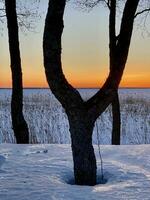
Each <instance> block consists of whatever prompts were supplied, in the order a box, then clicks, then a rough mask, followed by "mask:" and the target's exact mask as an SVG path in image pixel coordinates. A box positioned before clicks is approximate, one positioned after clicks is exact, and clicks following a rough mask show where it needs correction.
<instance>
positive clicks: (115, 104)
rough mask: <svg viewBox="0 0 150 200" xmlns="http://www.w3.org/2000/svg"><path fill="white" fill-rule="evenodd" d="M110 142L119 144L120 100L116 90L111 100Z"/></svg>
mask: <svg viewBox="0 0 150 200" xmlns="http://www.w3.org/2000/svg"><path fill="white" fill-rule="evenodd" d="M112 115H113V124H112V142H111V143H112V144H114V145H120V135H121V134H120V133H121V117H120V102H119V96H118V92H117V91H116V95H115V98H114V99H113V101H112Z"/></svg>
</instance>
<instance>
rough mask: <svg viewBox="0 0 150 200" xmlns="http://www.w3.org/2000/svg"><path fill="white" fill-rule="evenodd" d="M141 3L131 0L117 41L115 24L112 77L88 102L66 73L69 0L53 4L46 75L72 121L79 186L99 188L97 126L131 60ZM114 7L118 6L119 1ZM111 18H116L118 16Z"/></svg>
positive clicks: (45, 48)
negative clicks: (65, 20)
mask: <svg viewBox="0 0 150 200" xmlns="http://www.w3.org/2000/svg"><path fill="white" fill-rule="evenodd" d="M138 2H139V0H132V1H130V0H127V3H126V5H125V9H124V13H123V18H122V22H121V30H120V34H119V39H117V40H116V37H115V34H114V33H113V32H114V30H115V29H114V28H115V27H114V25H115V23H114V20H112V23H113V31H112V32H111V34H113V35H112V36H113V41H112V43H111V44H112V47H113V48H114V44H115V59H117V60H115V62H114V61H113V66H111V69H110V73H109V76H108V78H107V79H106V81H105V83H104V85H103V86H102V88H101V89H100V90H99V91H98V92H97V93H96V94H95V95H94V96H93V97H91V98H90V99H89V100H87V101H86V102H85V101H84V100H83V99H82V97H81V96H80V94H79V92H78V91H77V90H76V89H75V88H73V87H72V86H71V85H70V84H69V83H68V81H67V80H66V78H65V76H64V74H63V70H62V63H61V49H62V47H61V36H62V32H63V26H64V25H63V15H64V9H65V4H66V0H49V6H48V12H47V15H46V20H45V29H44V36H43V55H44V67H45V74H46V78H47V82H48V84H49V87H50V88H51V91H52V93H53V94H54V95H55V97H56V98H57V99H58V101H59V102H60V103H61V104H62V106H63V107H64V109H65V111H66V113H67V116H68V119H69V123H70V133H71V140H72V152H73V161H74V175H75V183H76V184H79V185H95V184H96V159H95V154H94V149H93V146H92V132H93V127H94V122H95V121H96V119H97V118H98V117H99V115H100V114H102V112H104V110H105V109H106V108H107V106H108V105H109V104H110V103H112V101H113V99H114V98H115V95H116V90H117V89H118V85H119V83H120V81H121V78H122V75H123V70H124V67H125V63H126V60H127V56H128V51H129V45H130V39H131V35H132V30H133V22H134V19H133V17H134V14H135V12H136V8H137V5H138ZM113 4H114V5H115V6H116V4H115V1H113ZM111 16H112V17H113V18H114V16H115V13H112V15H111ZM112 56H113V55H112ZM114 105H115V107H114V110H116V104H114ZM117 108H118V107H117Z"/></svg>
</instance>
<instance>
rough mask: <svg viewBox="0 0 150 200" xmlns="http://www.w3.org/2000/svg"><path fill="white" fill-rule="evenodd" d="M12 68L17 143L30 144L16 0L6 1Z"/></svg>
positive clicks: (14, 125) (12, 102)
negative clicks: (25, 110)
mask: <svg viewBox="0 0 150 200" xmlns="http://www.w3.org/2000/svg"><path fill="white" fill-rule="evenodd" d="M5 8H6V17H7V27H8V38H9V52H10V67H11V72H12V100H11V117H12V126H13V131H14V134H15V137H16V141H17V143H22V144H23V143H24V144H25V143H29V131H28V126H27V123H26V121H25V119H24V116H23V85H22V69H21V58H20V48H19V35H18V22H17V13H16V0H11V1H10V0H5Z"/></svg>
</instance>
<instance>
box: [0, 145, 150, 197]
mask: <svg viewBox="0 0 150 200" xmlns="http://www.w3.org/2000/svg"><path fill="white" fill-rule="evenodd" d="M94 148H95V152H96V156H97V164H98V177H100V175H101V174H100V160H99V157H98V148H97V146H94ZM101 152H102V156H103V161H104V177H105V178H106V179H108V181H107V183H106V184H103V185H102V184H98V185H96V186H77V185H71V184H69V183H70V182H72V180H73V163H72V154H71V148H70V145H65V144H61V145H58V144H47V145H44V144H43V145H15V144H1V145H0V162H1V163H3V165H2V166H1V169H0V200H31V199H33V200H34V199H36V200H76V199H78V200H84V199H86V200H98V199H105V200H110V199H111V200H114V199H115V200H141V199H142V200H149V199H150V154H149V152H150V145H121V146H111V145H102V146H101ZM4 157H5V159H6V160H5V162H4Z"/></svg>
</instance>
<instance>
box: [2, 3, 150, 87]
mask: <svg viewBox="0 0 150 200" xmlns="http://www.w3.org/2000/svg"><path fill="white" fill-rule="evenodd" d="M46 9H47V0H43V1H42V4H41V5H40V11H42V12H44V13H45V14H46ZM44 18H45V15H44V14H43V15H42V17H41V19H40V20H39V21H38V22H37V24H36V26H37V27H36V29H35V32H36V33H35V32H25V33H22V32H20V47H21V57H22V67H23V80H24V87H48V85H47V83H46V79H45V74H44V67H43V53H42V37H43V29H44ZM147 20H148V21H147V24H150V17H149V19H147ZM64 21H65V28H64V32H63V40H62V41H63V46H62V47H63V50H62V51H63V53H62V61H63V70H64V73H65V76H66V78H67V79H68V81H69V82H70V83H71V84H73V86H75V87H77V88H79V87H101V85H102V83H103V82H104V81H105V79H106V77H107V75H108V70H109V65H108V62H109V56H108V55H109V52H108V50H109V49H108V10H107V8H104V6H102V5H101V6H99V7H97V8H94V9H93V10H92V11H90V12H85V11H84V12H83V11H82V10H79V9H75V6H72V5H71V4H68V5H67V7H66V10H65V17H64ZM139 23H140V17H139V18H138V19H137V21H136V23H135V26H134V33H133V37H132V43H131V47H130V52H129V57H128V62H127V64H126V68H125V73H124V75H123V79H122V82H121V84H120V86H121V87H150V36H148V34H147V32H146V30H145V29H144V30H143V27H142V26H141V27H139V26H138V24H139ZM147 28H149V27H147ZM0 31H1V35H2V36H0V45H1V54H0V76H1V77H0V87H11V73H10V67H9V51H8V38H7V29H6V27H4V30H0ZM149 31H150V29H149Z"/></svg>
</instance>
